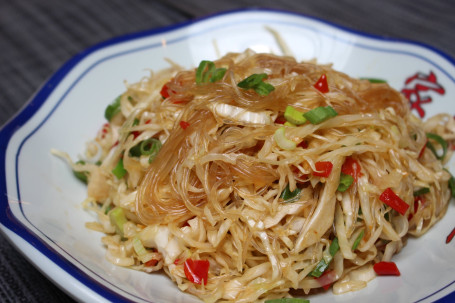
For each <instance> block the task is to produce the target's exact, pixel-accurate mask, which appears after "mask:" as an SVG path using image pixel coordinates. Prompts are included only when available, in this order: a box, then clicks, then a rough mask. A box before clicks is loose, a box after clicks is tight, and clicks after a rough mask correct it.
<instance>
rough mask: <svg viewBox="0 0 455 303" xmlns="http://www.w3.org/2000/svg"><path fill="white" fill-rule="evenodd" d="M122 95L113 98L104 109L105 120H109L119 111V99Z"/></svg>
mask: <svg viewBox="0 0 455 303" xmlns="http://www.w3.org/2000/svg"><path fill="white" fill-rule="evenodd" d="M121 98H122V96H121V95H120V96H118V97H117V98H115V100H114V101H113V102H112V103H111V104H109V105H108V106H107V107H106V109H105V111H104V117H105V118H106V120H107V121H109V122H110V121H111V120H112V118H113V117H114V116H115V115H116V114H118V113H119V112H120V100H121Z"/></svg>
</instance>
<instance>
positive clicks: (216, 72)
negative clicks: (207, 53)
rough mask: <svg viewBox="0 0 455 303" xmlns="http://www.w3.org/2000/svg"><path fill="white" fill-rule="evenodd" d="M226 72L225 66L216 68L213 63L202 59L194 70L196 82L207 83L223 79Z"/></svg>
mask: <svg viewBox="0 0 455 303" xmlns="http://www.w3.org/2000/svg"><path fill="white" fill-rule="evenodd" d="M225 73H226V69H225V68H216V67H215V63H213V62H212V61H208V60H203V61H201V63H199V66H198V68H197V70H196V83H197V84H201V83H208V82H209V81H210V82H212V83H213V82H216V81H219V80H221V79H223V77H224V74H225Z"/></svg>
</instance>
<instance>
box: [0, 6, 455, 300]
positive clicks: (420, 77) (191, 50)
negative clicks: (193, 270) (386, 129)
mask: <svg viewBox="0 0 455 303" xmlns="http://www.w3.org/2000/svg"><path fill="white" fill-rule="evenodd" d="M265 26H269V27H271V28H273V29H274V30H276V31H277V32H279V34H280V35H281V37H282V38H283V40H284V41H285V42H286V43H287V45H288V46H289V48H290V50H291V51H292V53H293V54H294V55H295V57H296V58H297V59H298V60H308V59H312V58H317V59H318V62H320V63H333V64H334V67H335V68H336V69H338V70H341V71H344V72H346V73H348V74H349V75H351V76H355V77H375V78H382V79H386V80H387V81H388V82H389V83H390V84H391V85H392V86H393V87H395V88H396V89H398V90H402V89H407V90H408V91H409V96H410V98H411V100H413V102H414V103H413V106H414V111H415V113H416V114H418V115H421V114H425V117H428V116H429V115H433V114H435V113H438V112H449V113H454V114H455V102H453V100H454V99H455V79H454V77H455V67H454V61H453V59H451V58H449V57H448V56H446V55H444V54H443V53H441V52H439V51H437V50H434V49H432V48H430V47H427V46H423V45H418V44H415V43H409V42H404V41H396V40H385V39H382V38H378V37H373V36H369V35H365V34H361V33H356V32H352V31H348V30H345V29H340V28H338V27H336V26H334V25H331V24H328V23H326V22H324V21H320V20H315V19H312V18H308V17H304V16H301V15H297V14H293V13H285V12H276V11H267V10H247V11H236V12H230V13H224V14H220V15H216V16H211V17H208V18H204V19H201V20H199V21H197V22H193V23H187V24H181V25H177V26H173V27H168V28H164V29H159V30H153V31H149V32H144V33H138V34H134V35H129V36H126V37H120V38H118V39H114V40H111V41H108V42H106V43H102V44H100V45H97V46H94V47H93V48H90V49H88V50H86V51H85V52H83V53H81V54H80V55H78V56H76V57H74V58H73V59H71V60H70V61H69V62H67V63H66V64H65V65H64V66H63V67H62V68H61V69H60V70H59V71H58V72H57V73H56V74H55V75H54V76H52V77H51V78H50V79H49V80H48V81H47V82H46V83H45V84H44V85H43V87H42V88H41V89H40V90H39V91H38V92H37V93H36V95H35V96H34V97H33V98H32V100H31V101H30V102H29V103H28V106H26V107H25V108H24V109H23V110H22V111H21V112H20V113H19V114H18V115H17V116H16V117H15V118H14V119H12V120H11V121H10V122H9V123H8V124H7V125H6V126H5V127H4V128H3V129H2V130H1V133H0V134H1V136H0V146H2V147H3V148H1V149H0V158H1V160H2V161H1V163H0V172H1V173H0V186H1V188H0V189H1V192H2V193H6V195H4V194H3V195H1V196H0V206H1V207H0V223H1V224H0V227H1V230H2V231H3V232H4V233H5V234H6V235H7V237H8V238H9V239H10V240H11V241H12V243H14V245H15V246H16V247H17V248H18V249H19V250H20V251H21V252H22V253H23V254H24V255H25V256H26V257H27V258H28V259H29V260H31V261H32V262H33V263H34V264H35V265H36V266H37V267H38V268H39V269H40V270H41V271H43V272H44V273H45V274H46V275H47V276H48V277H49V278H50V279H52V280H53V281H54V282H55V283H56V284H58V285H59V286H60V287H61V288H62V289H64V290H65V291H67V292H68V293H69V294H71V295H72V296H73V297H75V298H76V299H78V300H80V301H85V302H88V301H99V302H105V301H116V302H121V301H137V302H146V301H153V302H196V301H197V300H196V299H195V298H194V297H192V296H190V295H187V294H183V293H182V292H180V291H179V290H178V289H177V287H176V286H175V285H174V284H173V283H172V282H171V281H170V279H168V278H167V277H166V276H164V275H163V274H151V275H148V274H145V273H141V272H136V271H133V270H129V269H125V268H120V267H116V266H114V265H111V264H110V263H109V262H108V261H106V260H105V257H104V253H105V250H104V248H103V247H102V244H101V242H100V238H101V236H102V235H101V234H100V233H97V232H93V231H89V230H87V229H86V228H85V227H84V223H85V222H87V221H93V220H95V218H94V217H93V216H92V215H91V214H89V213H87V212H86V211H84V210H83V209H82V207H81V201H82V200H83V199H84V198H85V192H86V191H85V187H84V186H83V185H81V184H80V183H79V182H77V181H76V180H75V179H74V177H73V175H72V173H71V171H70V169H69V168H68V166H67V165H66V164H65V163H64V162H63V161H62V160H61V159H59V158H57V157H55V156H52V155H51V153H50V150H51V148H56V149H59V150H62V151H67V152H69V154H70V156H71V157H72V158H73V159H76V158H77V155H78V154H80V153H82V151H83V150H84V147H85V142H86V141H88V140H89V139H90V138H92V137H93V136H94V135H95V133H96V132H97V130H98V129H99V128H100V126H101V125H102V124H103V123H104V120H103V113H104V109H105V107H106V106H107V105H108V104H109V103H110V102H111V101H112V100H113V99H114V98H115V97H116V96H117V95H119V94H120V93H121V92H122V91H123V90H124V84H123V81H124V80H127V81H128V82H135V81H137V80H139V79H140V78H141V77H142V76H145V75H146V74H147V71H146V69H153V70H159V69H162V68H164V67H166V66H167V63H166V61H165V60H164V58H166V57H167V58H170V59H172V60H173V61H175V62H177V63H179V64H181V65H183V66H186V67H188V68H190V67H194V66H196V65H197V64H198V63H199V62H200V61H201V60H203V59H208V60H213V59H216V58H217V57H218V56H219V55H224V54H226V53H227V52H241V51H244V50H245V49H246V48H252V49H253V50H256V51H258V52H273V53H276V54H281V49H280V47H279V45H278V43H277V41H276V39H275V38H274V36H273V35H271V33H270V31H268V30H267V29H266V28H265ZM412 76H415V77H414V78H413V77H412ZM453 166H454V162H452V163H451V164H450V166H449V169H450V170H451V171H452V172H455V169H454V167H453ZM454 216H455V203H454V202H451V205H450V207H449V210H448V213H447V215H446V217H445V218H444V219H443V220H442V221H441V222H439V223H438V224H437V225H436V226H435V227H434V228H433V229H432V230H431V231H430V232H429V233H427V234H426V235H424V236H423V237H421V238H419V239H411V240H409V243H408V245H407V246H406V247H405V248H404V250H403V251H402V252H401V253H399V254H398V255H397V256H395V257H394V261H396V263H397V264H398V266H399V268H400V271H401V273H402V275H401V276H400V277H379V278H377V279H374V280H373V281H371V282H370V283H369V284H368V287H366V288H364V289H363V290H360V291H357V292H354V293H348V294H344V295H338V296H335V295H333V294H332V293H331V292H327V293H324V294H321V295H317V296H312V297H310V299H311V302H312V303H316V302H347V301H349V302H365V301H369V302H397V301H399V302H430V301H435V300H438V299H441V298H444V299H443V300H450V301H452V300H455V262H454V257H455V240H454V241H453V242H452V243H450V244H445V239H446V236H447V235H448V234H449V233H450V231H451V230H452V228H453V227H454V226H455V224H454V223H453V222H454V220H453V218H454Z"/></svg>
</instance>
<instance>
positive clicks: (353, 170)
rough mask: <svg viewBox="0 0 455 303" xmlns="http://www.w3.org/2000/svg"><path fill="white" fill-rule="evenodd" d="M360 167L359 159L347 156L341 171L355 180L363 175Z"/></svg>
mask: <svg viewBox="0 0 455 303" xmlns="http://www.w3.org/2000/svg"><path fill="white" fill-rule="evenodd" d="M360 169H361V167H360V163H359V161H357V160H356V159H354V158H352V157H347V158H346V160H344V163H343V166H341V172H342V173H343V174H346V175H350V176H351V177H353V178H354V181H355V182H357V180H358V179H359V177H361V176H362V172H361V171H360Z"/></svg>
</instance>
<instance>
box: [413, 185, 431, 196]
mask: <svg viewBox="0 0 455 303" xmlns="http://www.w3.org/2000/svg"><path fill="white" fill-rule="evenodd" d="M429 192H430V188H428V187H422V188H421V189H419V190H416V191H415V192H414V193H413V195H414V197H418V196H421V195H424V194H428V193H429Z"/></svg>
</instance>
